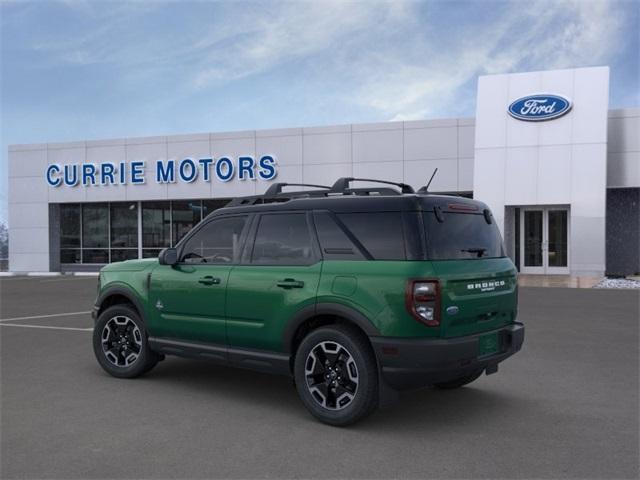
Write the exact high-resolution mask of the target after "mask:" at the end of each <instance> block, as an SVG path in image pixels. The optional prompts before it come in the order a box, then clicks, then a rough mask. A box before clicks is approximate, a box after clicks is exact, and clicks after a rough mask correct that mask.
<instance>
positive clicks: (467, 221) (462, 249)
mask: <svg viewBox="0 0 640 480" xmlns="http://www.w3.org/2000/svg"><path fill="white" fill-rule="evenodd" d="M423 215H424V224H425V230H426V241H427V258H429V260H461V259H477V258H498V257H504V256H505V255H504V248H503V246H502V237H501V236H500V230H498V227H497V226H496V224H495V221H493V222H491V223H490V224H489V223H487V221H486V220H485V217H484V215H483V214H481V213H480V214H477V213H458V212H455V213H453V212H446V213H442V220H443V221H442V222H439V221H438V219H437V218H436V216H435V214H434V213H433V212H425V213H423Z"/></svg>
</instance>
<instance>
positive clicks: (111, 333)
mask: <svg viewBox="0 0 640 480" xmlns="http://www.w3.org/2000/svg"><path fill="white" fill-rule="evenodd" d="M93 352H94V353H95V356H96V358H97V360H98V363H99V364H100V366H101V367H102V368H103V369H104V370H106V371H107V372H108V373H110V374H111V375H113V376H114V377H119V378H134V377H137V376H140V375H142V374H143V373H146V372H148V371H149V370H151V369H152V368H153V367H155V365H156V363H158V360H159V359H160V357H159V356H158V354H156V353H155V352H153V351H152V350H151V349H150V348H149V344H148V341H147V331H146V329H145V327H144V323H143V322H142V320H141V319H140V316H139V315H138V313H137V312H136V311H135V310H134V309H133V308H132V307H130V306H129V305H114V306H112V307H109V308H107V309H106V310H105V311H104V312H102V313H101V314H100V316H99V317H98V321H97V322H96V325H95V328H94V329H93Z"/></svg>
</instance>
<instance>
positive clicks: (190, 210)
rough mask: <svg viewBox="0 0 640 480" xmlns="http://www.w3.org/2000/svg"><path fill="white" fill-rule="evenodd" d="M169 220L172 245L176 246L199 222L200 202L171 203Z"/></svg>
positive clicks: (183, 201)
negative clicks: (170, 222)
mask: <svg viewBox="0 0 640 480" xmlns="http://www.w3.org/2000/svg"><path fill="white" fill-rule="evenodd" d="M171 214H172V217H171V220H172V230H173V235H172V236H173V243H172V245H174V246H175V245H176V243H178V242H179V241H180V239H181V238H182V237H184V236H185V235H186V234H187V232H189V230H191V229H192V228H193V227H194V226H195V225H197V224H198V222H200V220H201V215H202V202H201V201H200V200H182V201H177V202H171Z"/></svg>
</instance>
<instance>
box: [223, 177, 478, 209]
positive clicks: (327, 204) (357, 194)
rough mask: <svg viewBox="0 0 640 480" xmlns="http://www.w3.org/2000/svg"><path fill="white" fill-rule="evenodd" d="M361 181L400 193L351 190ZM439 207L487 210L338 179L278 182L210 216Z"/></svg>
mask: <svg viewBox="0 0 640 480" xmlns="http://www.w3.org/2000/svg"><path fill="white" fill-rule="evenodd" d="M358 180H361V181H367V182H377V183H382V184H384V185H392V186H396V187H398V190H396V189H394V188H389V187H386V186H385V187H383V188H351V187H350V183H351V182H353V181H358ZM288 186H297V187H299V186H309V187H316V189H314V190H303V191H296V192H283V188H284V187H288ZM403 192H404V193H403ZM436 207H437V208H439V209H440V210H442V211H445V212H446V211H452V212H471V213H473V212H477V213H483V211H484V210H485V209H486V208H487V206H486V205H485V204H484V203H482V202H479V201H477V200H472V199H469V198H464V197H458V196H452V195H433V194H429V193H426V192H425V190H424V189H421V190H420V191H419V192H418V193H414V191H413V188H411V187H410V186H409V185H406V184H402V183H394V182H387V181H384V180H382V181H381V180H370V179H355V178H351V177H348V178H341V179H339V180H338V181H336V182H335V183H334V185H333V186H332V187H328V186H322V185H303V184H285V183H276V184H273V185H271V186H270V187H269V189H268V190H267V192H266V193H265V194H264V195H254V196H249V197H241V198H237V199H234V200H232V201H231V202H229V204H227V205H226V206H225V207H224V208H220V209H218V210H216V211H214V212H212V213H211V214H210V215H211V216H218V215H224V214H229V213H257V212H279V211H308V210H330V211H333V212H338V213H346V212H381V211H387V212H403V211H420V210H433V209H434V208H436Z"/></svg>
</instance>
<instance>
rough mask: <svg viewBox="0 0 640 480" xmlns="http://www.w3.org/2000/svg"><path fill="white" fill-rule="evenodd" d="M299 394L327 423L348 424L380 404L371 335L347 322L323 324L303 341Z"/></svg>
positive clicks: (297, 380) (296, 368) (298, 370)
mask: <svg viewBox="0 0 640 480" xmlns="http://www.w3.org/2000/svg"><path fill="white" fill-rule="evenodd" d="M294 377H295V384H296V389H297V390H298V395H299V396H300V399H301V400H302V403H303V404H304V406H305V407H306V408H307V410H309V412H310V413H311V414H312V415H313V416H314V417H316V418H317V419H318V420H320V421H321V422H323V423H326V424H329V425H333V426H339V427H342V426H346V425H350V424H352V423H355V422H357V421H358V420H361V419H363V418H364V417H366V416H368V415H370V414H371V413H373V411H374V410H375V409H376V408H377V406H378V368H377V364H376V359H375V356H374V353H373V351H372V349H371V346H370V345H369V342H368V341H367V338H366V337H365V336H364V335H363V334H361V333H360V332H359V331H357V330H356V329H354V328H350V327H348V326H344V325H332V326H330V327H321V328H318V329H317V330H313V331H312V332H310V333H309V334H308V335H307V336H306V337H305V338H304V339H303V340H302V342H301V343H300V346H299V347H298V350H297V352H296V357H295V363H294Z"/></svg>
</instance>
